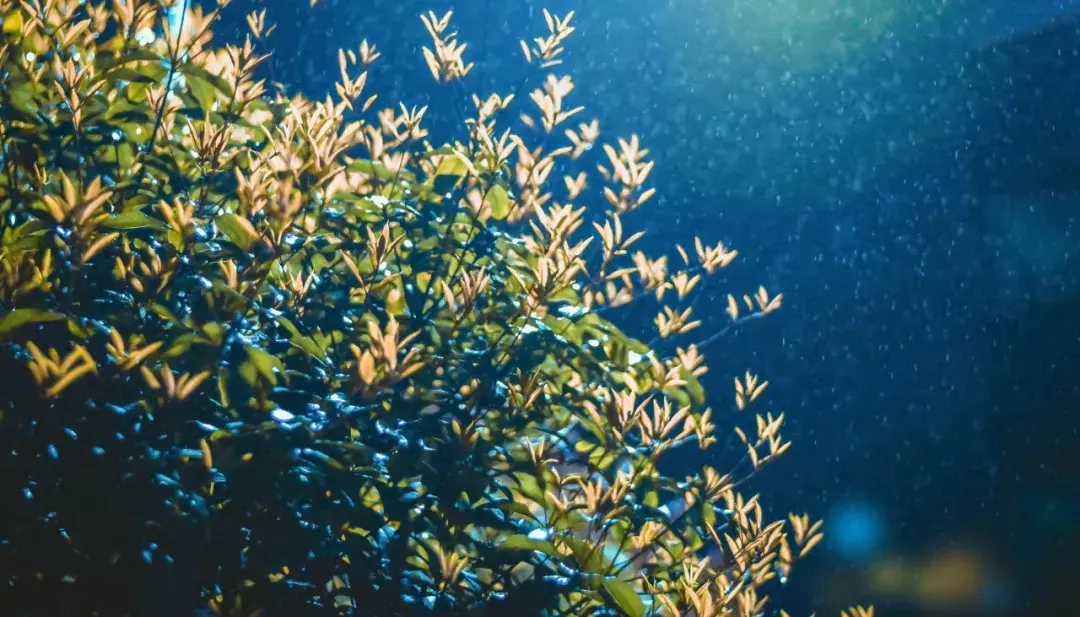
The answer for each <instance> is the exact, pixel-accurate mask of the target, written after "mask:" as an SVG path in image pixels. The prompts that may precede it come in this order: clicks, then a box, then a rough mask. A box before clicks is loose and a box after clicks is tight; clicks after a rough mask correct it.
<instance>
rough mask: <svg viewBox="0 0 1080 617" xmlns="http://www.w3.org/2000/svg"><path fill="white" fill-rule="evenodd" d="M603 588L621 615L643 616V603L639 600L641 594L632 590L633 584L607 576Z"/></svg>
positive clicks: (629, 616)
mask: <svg viewBox="0 0 1080 617" xmlns="http://www.w3.org/2000/svg"><path fill="white" fill-rule="evenodd" d="M604 589H605V590H606V591H607V592H608V594H609V595H610V596H611V599H612V600H613V601H614V602H615V606H616V607H618V609H619V612H621V613H622V614H623V615H625V616H626V617H644V615H645V603H644V602H642V601H641V596H639V595H638V593H637V592H636V591H634V586H633V585H631V584H630V583H628V582H626V581H623V580H619V579H617V578H610V577H608V578H605V579H604Z"/></svg>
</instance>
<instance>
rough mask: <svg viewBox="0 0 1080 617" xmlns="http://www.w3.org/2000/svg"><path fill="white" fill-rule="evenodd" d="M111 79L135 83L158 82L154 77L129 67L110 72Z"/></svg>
mask: <svg viewBox="0 0 1080 617" xmlns="http://www.w3.org/2000/svg"><path fill="white" fill-rule="evenodd" d="M109 79H114V80H124V81H130V82H134V83H143V84H152V83H155V82H157V80H156V79H154V78H153V77H152V76H150V75H147V74H146V73H143V72H140V71H137V70H135V69H133V68H129V67H126V66H125V67H120V68H118V69H113V70H111V71H109Z"/></svg>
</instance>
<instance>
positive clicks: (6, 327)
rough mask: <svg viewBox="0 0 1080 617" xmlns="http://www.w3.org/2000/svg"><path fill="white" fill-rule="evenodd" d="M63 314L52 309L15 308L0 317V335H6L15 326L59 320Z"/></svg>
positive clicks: (15, 327)
mask: <svg viewBox="0 0 1080 617" xmlns="http://www.w3.org/2000/svg"><path fill="white" fill-rule="evenodd" d="M61 319H64V316H63V315H61V314H60V313H55V312H53V311H45V310H41V309H16V310H14V311H11V312H10V313H8V314H7V315H4V316H3V317H0V336H6V335H8V334H10V333H11V332H13V331H14V330H15V329H17V328H21V327H23V326H25V325H27V324H32V323H42V322H46V321H60V320H61Z"/></svg>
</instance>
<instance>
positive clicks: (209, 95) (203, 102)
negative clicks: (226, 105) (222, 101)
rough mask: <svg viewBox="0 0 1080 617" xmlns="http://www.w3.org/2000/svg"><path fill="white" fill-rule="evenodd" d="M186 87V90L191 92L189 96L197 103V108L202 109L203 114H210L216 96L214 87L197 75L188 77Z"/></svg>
mask: <svg viewBox="0 0 1080 617" xmlns="http://www.w3.org/2000/svg"><path fill="white" fill-rule="evenodd" d="M187 85H188V89H189V90H191V95H192V96H194V97H195V100H196V101H198V102H199V107H200V108H202V110H203V113H210V110H211V109H213V107H214V101H216V100H217V96H218V93H217V90H215V89H214V86H213V85H212V84H210V83H209V82H207V81H206V80H205V79H203V78H202V77H201V76H199V75H188V76H187Z"/></svg>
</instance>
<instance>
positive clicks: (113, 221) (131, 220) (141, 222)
mask: <svg viewBox="0 0 1080 617" xmlns="http://www.w3.org/2000/svg"><path fill="white" fill-rule="evenodd" d="M102 225H104V226H105V227H108V228H109V229H142V228H146V227H149V228H151V229H156V230H158V231H164V230H166V229H168V228H169V226H168V225H166V224H165V222H164V221H161V220H159V219H156V218H154V217H152V216H150V215H148V214H146V213H145V212H143V211H142V210H130V211H128V212H124V213H123V214H118V215H116V216H114V217H112V218H110V219H107V220H106V221H105V222H103V223H102Z"/></svg>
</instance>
